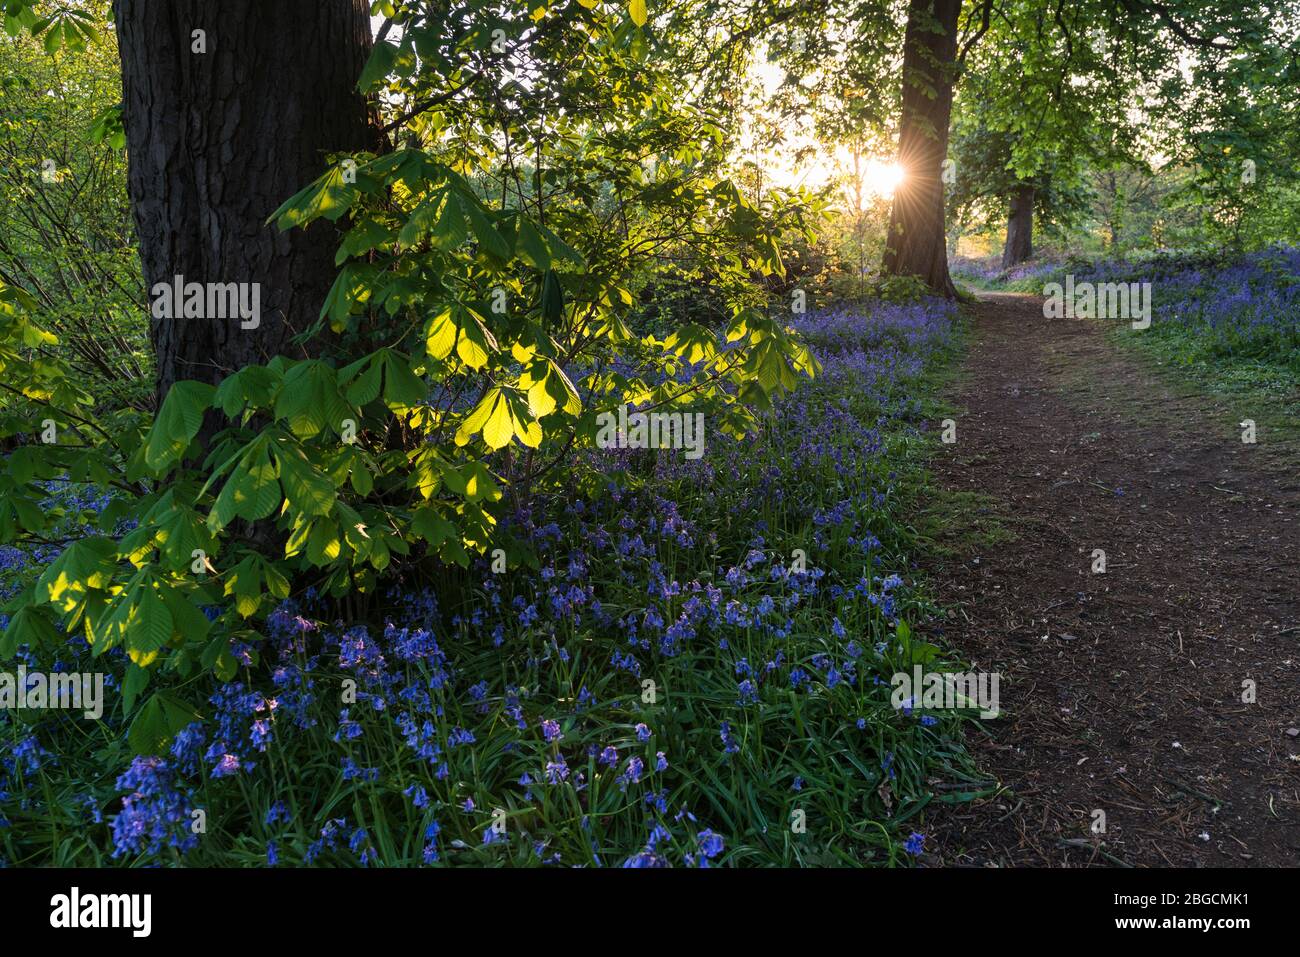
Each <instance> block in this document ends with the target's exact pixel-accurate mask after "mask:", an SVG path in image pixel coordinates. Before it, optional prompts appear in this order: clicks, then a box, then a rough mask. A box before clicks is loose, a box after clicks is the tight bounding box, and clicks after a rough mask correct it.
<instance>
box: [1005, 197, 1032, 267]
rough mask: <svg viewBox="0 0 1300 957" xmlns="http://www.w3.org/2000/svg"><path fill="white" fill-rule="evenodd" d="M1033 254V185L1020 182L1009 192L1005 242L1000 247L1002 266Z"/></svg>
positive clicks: (1018, 261)
mask: <svg viewBox="0 0 1300 957" xmlns="http://www.w3.org/2000/svg"><path fill="white" fill-rule="evenodd" d="M1033 255H1034V187H1033V186H1030V185H1029V184H1028V183H1021V184H1020V185H1019V186H1017V187H1016V188H1015V189H1014V190H1013V191H1012V193H1011V213H1010V215H1008V216H1007V242H1006V245H1005V246H1003V247H1002V268H1003V269H1010V268H1011V267H1012V266H1018V265H1020V264H1021V263H1022V262H1025V261H1026V260H1028V259H1029V258H1030V257H1031V256H1033Z"/></svg>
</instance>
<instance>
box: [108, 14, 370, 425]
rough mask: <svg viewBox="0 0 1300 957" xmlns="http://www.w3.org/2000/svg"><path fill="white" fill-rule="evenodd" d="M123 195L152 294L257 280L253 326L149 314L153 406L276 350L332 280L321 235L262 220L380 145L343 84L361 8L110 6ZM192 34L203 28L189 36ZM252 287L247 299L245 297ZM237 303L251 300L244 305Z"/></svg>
mask: <svg viewBox="0 0 1300 957" xmlns="http://www.w3.org/2000/svg"><path fill="white" fill-rule="evenodd" d="M113 9H114V12H115V15H116V24H117V27H116V29H117V34H118V45H119V49H120V52H121V60H122V88H123V107H124V124H125V128H126V136H127V149H128V189H129V193H130V198H131V207H132V210H133V212H134V216H135V223H136V229H137V232H138V241H139V245H140V259H141V263H142V265H143V267H144V278H145V281H146V284H147V286H148V288H149V289H150V290H153V288H154V286H155V285H156V284H158V283H169V284H170V283H172V282H173V277H175V276H178V275H179V276H183V277H184V281H185V282H186V283H191V282H197V283H203V284H207V283H222V284H226V283H250V284H252V283H257V284H258V294H259V299H260V317H259V321H258V324H257V326H256V327H255V328H244V326H251V320H241V318H240V317H239V316H238V315H236V316H234V317H231V318H225V319H220V318H213V317H211V316H210V315H209V312H208V311H207V310H205V312H204V316H205V317H204V318H195V317H191V318H157V317H154V318H151V320H150V337H151V339H152V342H153V347H154V351H155V354H156V356H157V378H156V383H155V385H156V392H157V396H158V398H159V400H161V398H162V396H163V395H164V394H165V393H166V392H167V390H168V389H169V388H171V386H172V384H173V383H174V382H177V381H179V380H181V379H199V380H202V381H204V382H210V383H215V382H218V381H220V380H221V379H222V378H224V377H225V376H226V375H228V374H230V373H231V372H234V371H237V370H238V369H240V368H241V367H243V366H246V365H249V364H253V363H260V362H265V361H266V360H268V359H269V358H271V357H273V356H275V355H277V354H285V353H288V354H297V355H302V354H303V352H304V350H303V349H302V348H301V347H294V346H293V345H292V344H291V343H290V341H289V340H290V339H291V338H292V337H293V336H294V335H296V334H297V333H299V332H301V331H303V330H304V329H305V328H306V327H307V326H309V325H310V324H311V323H312V322H313V321H314V320H315V319H316V317H317V315H318V313H319V311H320V307H321V303H322V302H323V301H324V298H325V294H326V292H327V291H328V290H329V287H330V285H331V283H332V282H333V281H334V277H335V275H336V274H337V270H336V269H335V266H334V249H335V235H334V231H333V228H332V226H330V225H329V224H327V223H320V222H318V223H316V224H314V225H312V226H311V227H309V228H308V229H306V230H301V229H299V230H292V231H290V232H286V233H282V232H280V231H279V229H278V228H277V227H275V226H268V225H266V219H267V217H268V216H269V215H270V214H271V213H272V212H273V211H274V210H275V208H276V207H277V206H279V205H280V203H282V202H283V201H284V200H286V199H287V198H288V197H290V196H291V195H293V194H294V193H295V192H297V191H298V190H299V189H301V188H302V187H303V186H305V185H306V184H307V183H308V182H310V181H311V180H312V179H314V178H315V177H317V176H319V175H320V174H321V173H322V172H323V171H324V169H325V164H326V158H325V154H326V153H327V152H352V151H357V150H363V149H374V148H376V146H377V145H378V142H379V137H378V135H377V132H376V128H375V127H374V126H373V125H372V124H371V122H370V116H369V111H368V107H367V103H366V101H365V98H364V97H362V96H361V95H360V94H359V93H358V92H357V90H356V82H357V78H358V76H360V74H361V69H362V67H363V66H364V65H365V62H366V59H367V58H368V57H369V55H370V49H371V42H372V41H371V35H370V18H369V4H368V3H367V2H366V0H272V2H269V3H268V2H259V0H114V2H113ZM195 31H203V34H202V39H201V43H202V45H203V46H205V47H206V50H205V51H204V52H196V51H197V50H198V49H199V45H200V39H199V35H196V33H195ZM251 288H252V287H251V286H250V287H248V289H249V291H250V292H251ZM250 298H251V296H250Z"/></svg>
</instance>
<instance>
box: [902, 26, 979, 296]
mask: <svg viewBox="0 0 1300 957" xmlns="http://www.w3.org/2000/svg"><path fill="white" fill-rule="evenodd" d="M961 4H962V0H911V2H910V3H909V5H908V11H907V31H906V33H905V35H904V39H903V109H902V117H901V125H900V127H899V135H898V161H899V164H900V165H901V166H902V168H903V181H902V182H901V183H900V184H899V187H898V189H897V190H896V191H895V192H894V205H893V209H892V210H891V211H890V214H889V235H888V239H887V242H886V245H885V258H884V263H883V269H884V272H885V273H887V274H890V275H896V276H919V277H920V278H921V279H923V280H924V281H925V283H926V285H928V286H929V287H930V288H931V289H933V290H934V291H935V292H936V293H938V294H940V295H942V296H947V297H948V298H950V299H951V298H955V297H956V295H957V290H956V289H955V288H954V286H953V284H952V278H951V277H950V276H949V275H948V255H947V248H946V242H945V241H946V233H945V230H944V200H943V162H944V159H945V158H946V157H947V154H948V122H949V119H950V118H951V115H952V88H953V83H954V81H955V79H956V59H957V17H958V15H959V14H960V12H961Z"/></svg>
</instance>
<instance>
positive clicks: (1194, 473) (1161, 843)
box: [928, 294, 1300, 867]
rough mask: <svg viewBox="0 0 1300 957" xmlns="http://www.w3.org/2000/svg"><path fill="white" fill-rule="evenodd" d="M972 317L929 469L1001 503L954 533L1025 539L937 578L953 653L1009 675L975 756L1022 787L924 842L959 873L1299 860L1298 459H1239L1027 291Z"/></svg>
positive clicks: (1224, 418)
mask: <svg viewBox="0 0 1300 957" xmlns="http://www.w3.org/2000/svg"><path fill="white" fill-rule="evenodd" d="M976 313H977V321H976V325H975V336H974V339H975V341H974V343H973V346H972V350H971V353H970V355H969V357H968V360H967V364H966V368H965V374H964V377H963V380H962V381H961V383H960V384H959V385H958V386H956V387H955V389H954V392H953V395H952V399H953V401H954V402H955V403H956V404H957V405H958V406H959V407H960V408H961V409H962V410H963V411H962V412H961V413H960V414H958V415H957V416H956V421H957V442H956V443H955V444H954V445H948V446H944V447H943V449H942V451H941V452H939V453H938V455H937V456H936V460H935V465H934V469H935V472H936V473H937V478H938V481H939V484H940V486H941V487H943V488H946V489H947V490H948V491H949V492H950V493H960V496H961V497H962V498H963V500H964V501H967V502H970V501H972V500H975V498H976V496H979V497H980V500H981V501H984V502H986V503H987V506H986V507H977V508H974V509H968V510H967V511H968V514H965V515H962V514H961V511H960V510H959V511H958V513H957V514H958V515H959V516H960V517H959V518H958V519H957V522H958V523H959V524H966V525H968V526H970V524H971V522H972V520H973V521H974V522H976V523H981V524H982V523H984V522H985V521H987V520H989V519H992V520H994V521H995V522H998V523H1000V524H1001V525H1002V526H1003V528H1004V529H1005V530H1006V531H1007V532H1009V533H1010V534H1011V536H1013V537H1011V538H1010V540H1007V541H1003V542H1000V543H990V542H989V541H988V540H987V539H985V540H984V544H982V545H979V546H975V549H976V550H975V551H974V552H973V553H972V550H971V547H965V548H963V549H960V550H958V551H956V552H954V553H953V555H952V557H950V558H945V559H935V560H934V562H933V563H932V567H931V568H930V569H929V573H930V579H931V580H932V581H934V582H936V583H938V587H939V588H940V589H941V590H940V594H939V598H940V600H941V601H943V602H945V603H947V604H950V605H955V606H956V609H955V611H954V614H953V615H952V617H950V618H948V619H947V620H945V621H943V622H942V623H940V625H939V627H940V628H941V629H942V632H943V636H944V638H945V639H946V640H947V642H948V643H949V644H950V645H951V646H952V647H954V648H956V649H957V650H958V651H959V652H960V653H961V654H963V655H965V656H966V657H967V658H969V659H971V660H973V661H974V662H975V666H976V668H977V669H978V670H987V671H996V672H999V673H1000V674H1001V676H1002V678H1001V687H1000V691H1001V707H1002V709H1003V712H1004V713H1003V715H1002V716H1001V717H999V718H997V719H994V720H990V721H987V722H985V723H984V725H983V727H984V728H985V729H986V731H987V733H986V734H985V733H981V732H980V731H978V730H976V731H974V732H972V733H971V734H970V736H969V743H970V745H971V747H972V749H973V750H974V752H975V756H976V759H977V761H978V762H979V763H980V765H981V767H982V768H983V769H984V770H985V771H986V772H987V773H988V774H989V775H990V776H991V777H993V778H995V779H996V780H997V781H998V782H999V783H1000V784H1001V785H1003V786H1004V787H1005V790H1003V791H1001V792H1000V793H998V794H997V795H996V796H995V797H992V798H988V799H984V800H982V801H978V802H975V803H972V804H967V805H957V806H955V809H954V810H951V811H947V812H945V813H944V814H942V815H940V816H938V817H936V818H934V819H932V821H931V822H930V827H931V829H932V835H933V839H932V841H931V843H930V845H929V846H928V849H933V850H934V851H936V852H937V856H938V858H939V859H940V861H941V862H942V863H944V864H948V865H976V866H989V865H1037V866H1080V865H1087V864H1094V865H1110V866H1115V865H1120V864H1125V865H1134V866H1170V865H1174V866H1191V867H1196V866H1213V865H1258V866H1263V865H1271V866H1297V865H1300V731H1296V730H1295V729H1297V728H1300V471H1298V470H1297V467H1296V463H1297V461H1298V460H1300V455H1297V451H1296V449H1295V446H1294V443H1292V444H1291V445H1289V446H1287V445H1286V444H1285V443H1284V442H1283V441H1281V439H1280V438H1279V439H1278V440H1277V441H1275V442H1272V443H1271V437H1270V435H1269V434H1268V433H1267V432H1266V431H1261V432H1260V434H1259V436H1258V443H1257V444H1255V445H1247V444H1244V443H1243V442H1242V441H1241V429H1240V427H1239V426H1238V424H1237V423H1238V422H1239V420H1240V416H1241V412H1240V410H1239V409H1229V408H1226V407H1222V406H1220V405H1218V404H1216V403H1215V402H1214V401H1212V400H1209V399H1204V398H1196V397H1192V396H1188V395H1186V394H1183V395H1176V394H1175V390H1174V389H1171V386H1170V380H1169V379H1168V378H1167V377H1165V376H1163V375H1160V374H1159V373H1158V372H1157V371H1156V370H1154V369H1153V367H1152V366H1151V365H1150V364H1148V363H1147V362H1146V361H1145V360H1143V359H1140V358H1138V357H1136V356H1134V355H1131V354H1130V353H1128V352H1127V351H1125V350H1123V349H1122V348H1121V347H1118V346H1116V345H1114V344H1113V343H1112V342H1110V341H1109V340H1108V339H1107V338H1106V335H1105V329H1104V324H1103V323H1099V322H1089V321H1078V320H1075V321H1071V320H1046V319H1044V318H1043V316H1042V309H1041V299H1039V298H1037V297H1032V296H1022V295H1012V294H988V295H986V296H984V297H982V299H981V302H980V304H979V305H978V306H977V307H976ZM971 493H974V495H972V494H971ZM984 496H987V498H983V497H984ZM980 512H984V513H985V514H980ZM950 531H951V532H952V533H953V534H954V535H955V536H957V537H958V538H960V537H961V536H963V535H964V534H966V535H967V537H969V536H968V533H969V531H970V528H969V527H968V528H966V529H962V528H953V529H951V530H950ZM1094 549H1102V550H1104V551H1105V557H1106V571H1105V573H1104V574H1097V573H1095V572H1094V571H1093V562H1094ZM963 552H964V553H963ZM1252 688H1253V690H1254V700H1253V702H1252V701H1250V700H1249V699H1250V697H1251V695H1250V694H1249V691H1250V689H1252ZM1243 695H1245V698H1246V699H1247V700H1243ZM1288 731H1291V732H1292V733H1291V734H1288ZM1098 811H1100V812H1104V815H1105V817H1104V823H1105V831H1104V833H1097V832H1094V830H1093V827H1094V821H1097V820H1099V819H1098V818H1097V816H1096V812H1098Z"/></svg>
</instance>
